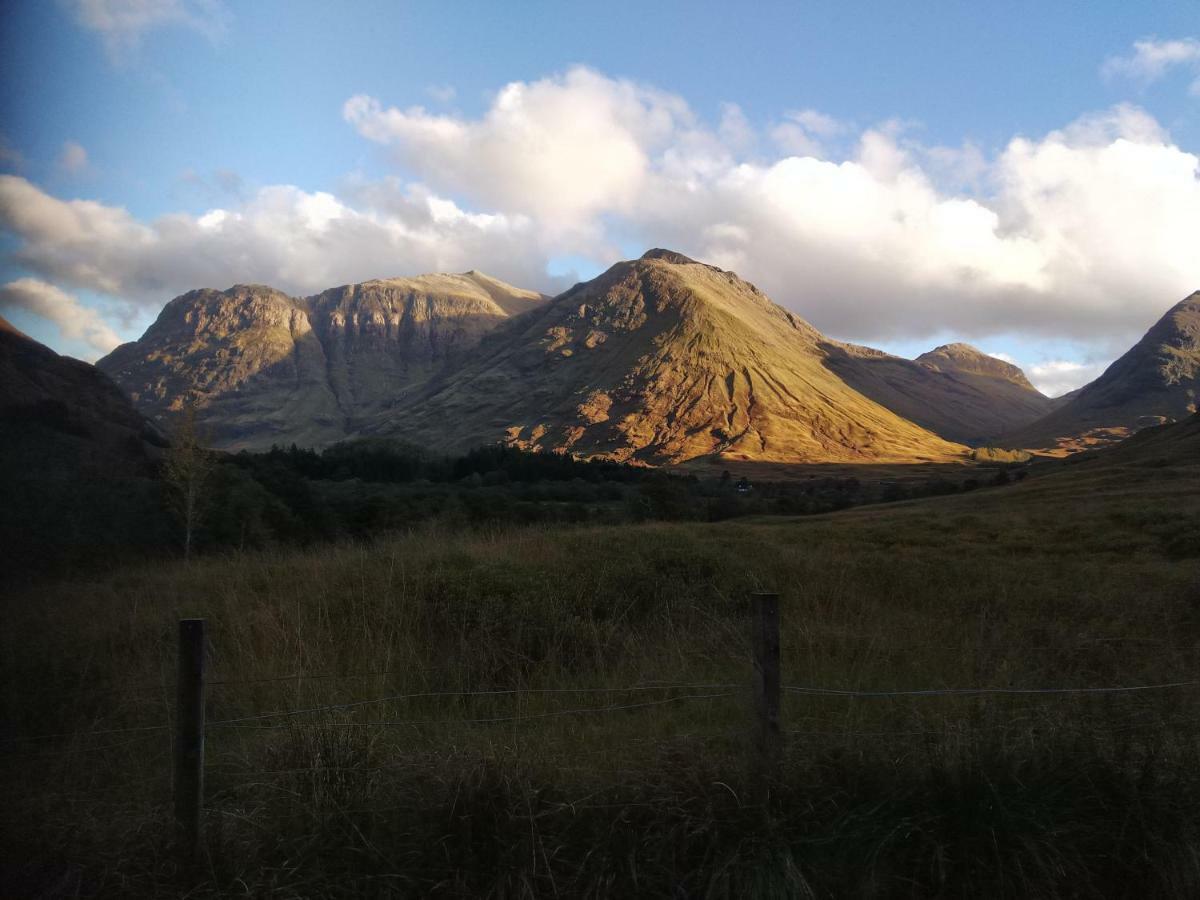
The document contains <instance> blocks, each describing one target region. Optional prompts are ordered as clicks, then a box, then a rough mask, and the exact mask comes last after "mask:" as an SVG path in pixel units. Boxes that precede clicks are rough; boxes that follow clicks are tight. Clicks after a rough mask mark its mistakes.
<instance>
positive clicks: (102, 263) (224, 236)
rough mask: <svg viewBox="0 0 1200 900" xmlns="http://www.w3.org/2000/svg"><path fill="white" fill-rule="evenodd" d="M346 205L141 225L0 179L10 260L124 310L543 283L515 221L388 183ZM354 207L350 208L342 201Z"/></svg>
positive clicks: (265, 200)
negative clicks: (244, 297)
mask: <svg viewBox="0 0 1200 900" xmlns="http://www.w3.org/2000/svg"><path fill="white" fill-rule="evenodd" d="M348 193H349V194H350V197H349V199H339V198H337V197H334V196H333V195H331V194H328V193H324V192H315V193H308V192H305V191H302V190H300V189H299V188H296V187H292V186H287V185H277V186H272V187H267V188H263V189H261V190H259V191H258V192H257V193H255V194H254V195H253V196H252V197H251V198H250V199H249V200H248V201H247V202H245V203H242V204H239V205H236V206H230V207H228V208H216V209H212V210H210V211H209V212H207V213H205V214H204V215H202V216H188V215H183V214H174V215H168V216H163V217H162V218H159V219H156V220H154V221H152V222H141V221H139V220H138V219H136V218H134V217H133V216H131V215H130V214H129V213H128V212H127V211H125V210H124V209H121V208H119V207H113V206H106V205H104V204H101V203H96V202H94V201H88V200H71V201H63V200H59V199H57V198H55V197H52V196H50V195H49V194H47V193H45V192H44V191H42V190H41V189H39V188H38V187H36V186H35V185H33V184H32V183H30V182H29V181H26V180H25V179H23V178H19V177H16V176H12V175H0V231H3V232H7V233H8V234H10V235H14V236H15V237H16V238H17V239H18V241H19V246H18V247H17V248H16V250H15V251H13V252H12V253H11V254H10V261H11V262H13V263H15V264H17V265H19V266H21V267H22V268H25V269H26V270H29V271H32V272H34V273H36V274H37V275H39V276H41V277H43V278H45V279H47V280H49V281H52V282H55V283H58V284H61V285H64V286H70V287H73V288H78V289H85V290H90V291H95V292H98V293H102V294H107V295H109V296H111V297H113V298H116V299H118V300H121V301H125V302H127V303H129V304H142V305H148V306H154V307H156V306H158V305H161V304H162V303H164V302H165V301H167V300H169V299H170V298H171V297H173V296H176V295H178V294H181V293H183V292H185V291H187V290H190V289H192V288H196V287H216V288H224V287H228V286H229V285H231V284H233V283H235V282H265V283H268V284H272V285H274V286H276V287H278V288H280V289H282V290H285V291H288V292H290V293H294V294H305V293H312V292H315V291H318V290H322V289H324V288H327V287H331V286H333V285H337V284H345V283H348V282H353V281H363V280H365V279H369V278H382V277H388V276H394V275H407V274H415V273H418V272H435V271H442V272H445V271H465V270H467V269H471V268H479V269H483V270H485V271H489V272H491V273H493V274H494V275H496V276H497V277H500V278H503V279H505V280H509V281H513V282H515V283H518V284H538V283H544V282H545V281H546V279H545V275H544V270H545V263H546V260H547V258H548V256H547V254H546V252H545V251H544V250H543V249H541V248H540V247H539V244H538V239H537V235H536V233H534V232H533V229H532V228H531V223H530V222H529V221H528V220H527V219H525V218H522V217H520V216H512V215H505V214H493V215H482V214H474V213H468V212H465V211H463V210H461V209H459V208H458V207H457V206H456V205H455V204H454V203H452V202H450V201H448V200H445V199H444V198H439V197H436V196H434V195H432V194H430V193H429V192H428V191H423V190H421V189H416V188H406V187H404V186H403V185H400V184H399V183H398V182H395V181H384V182H373V183H364V184H357V185H351V186H350V187H349V188H348ZM352 202H353V203H355V204H356V205H351V203H352Z"/></svg>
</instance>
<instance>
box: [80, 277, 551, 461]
mask: <svg viewBox="0 0 1200 900" xmlns="http://www.w3.org/2000/svg"><path fill="white" fill-rule="evenodd" d="M544 301H545V298H544V297H542V295H540V294H536V293H534V292H532V291H524V290H521V289H519V288H515V287H512V286H511V285H507V284H504V283H503V282H501V281H497V280H495V279H492V278H489V277H487V276H486V275H482V274H480V273H477V272H468V273H466V274H463V275H423V276H420V277H418V278H395V279H386V280H379V281H369V282H365V283H363V284H353V285H345V286H343V287H340V288H334V289H332V290H328V291H325V292H324V293H322V294H318V295H316V296H313V297H308V298H303V299H297V298H292V297H288V296H287V295H286V294H283V293H281V292H279V291H277V290H275V289H273V288H270V287H266V286H263V285H236V286H235V287H232V288H230V289H229V290H227V291H214V290H198V291H191V292H189V293H187V294H184V295H182V296H180V297H177V298H175V299H174V300H172V301H171V302H170V303H168V304H167V305H166V306H165V307H164V308H163V310H162V312H161V313H160V314H159V317H158V320H157V321H156V322H155V323H154V324H153V325H152V326H151V327H150V328H149V329H148V330H147V331H146V333H145V334H144V335H143V336H142V337H141V338H140V339H139V340H137V341H135V342H133V343H130V344H123V345H122V346H120V347H118V348H117V349H116V350H114V351H113V352H112V353H111V354H109V355H108V356H106V357H105V358H104V359H102V360H100V361H99V363H98V364H97V365H99V366H100V368H102V369H103V370H104V371H106V372H108V373H109V374H110V375H111V376H112V377H113V378H114V379H115V380H116V381H117V382H118V383H119V384H120V385H121V386H122V387H124V388H125V389H126V390H127V391H129V393H130V395H131V396H132V397H133V399H134V402H135V403H136V404H137V405H138V407H139V408H140V409H141V410H143V411H144V412H146V414H147V415H149V416H151V417H152V418H154V419H156V420H168V419H169V418H170V416H171V415H172V414H173V413H176V412H178V411H179V410H180V409H181V408H182V406H183V405H184V404H185V403H187V402H194V403H195V404H196V405H197V407H198V409H199V411H200V418H201V423H202V425H203V426H204V427H205V428H206V429H207V430H208V431H209V432H210V433H211V434H212V440H213V443H214V444H215V445H216V446H218V447H222V448H229V449H237V448H242V447H247V448H265V447H268V446H270V445H271V444H273V443H284V444H286V443H291V442H295V443H298V444H301V445H320V444H327V443H331V442H333V441H337V440H340V439H342V438H344V437H346V436H348V435H350V434H352V433H354V430H355V428H356V423H357V422H358V421H359V420H361V419H363V418H366V417H370V416H374V415H377V414H378V413H379V412H380V411H382V410H385V409H387V408H388V407H389V406H390V405H391V404H392V403H393V402H395V400H396V399H397V398H398V397H400V396H402V395H403V394H404V392H405V391H407V390H410V389H411V388H412V387H413V386H414V385H416V384H419V383H420V382H422V381H423V380H425V379H427V378H428V377H429V376H430V374H431V373H432V372H434V371H436V370H437V369H438V367H440V366H441V365H443V364H445V363H447V362H448V361H451V360H453V359H455V358H456V357H457V356H458V355H460V354H463V353H466V352H467V351H469V350H470V349H471V348H473V347H474V346H475V345H476V344H478V342H479V340H480V338H481V337H482V336H483V335H484V334H485V333H487V332H488V331H489V330H491V329H492V328H494V327H495V326H496V325H497V324H498V323H500V322H502V321H503V320H505V319H506V318H508V317H509V316H511V315H515V314H517V313H519V312H522V311H524V310H526V309H531V308H536V307H537V306H539V305H541V304H542V303H543V302H544Z"/></svg>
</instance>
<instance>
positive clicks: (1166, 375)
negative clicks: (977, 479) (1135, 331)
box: [1003, 291, 1200, 450]
mask: <svg viewBox="0 0 1200 900" xmlns="http://www.w3.org/2000/svg"><path fill="white" fill-rule="evenodd" d="M1198 398H1200V291H1197V292H1196V293H1194V294H1192V295H1191V296H1189V297H1186V298H1185V299H1183V300H1181V301H1180V302H1179V303H1177V304H1176V305H1175V306H1173V307H1172V308H1171V309H1170V310H1168V311H1167V313H1166V315H1164V316H1163V317H1162V318H1161V319H1159V320H1158V322H1156V323H1155V324H1154V326H1153V327H1152V328H1151V329H1150V330H1149V331H1147V332H1146V334H1145V335H1144V336H1143V337H1142V339H1141V340H1140V341H1138V342H1137V343H1136V344H1134V345H1133V347H1131V348H1130V349H1129V350H1128V351H1127V352H1126V353H1125V354H1124V355H1123V356H1122V357H1121V358H1120V359H1118V360H1117V361H1116V362H1114V363H1113V364H1112V365H1111V366H1109V367H1108V368H1107V369H1106V370H1105V371H1104V373H1103V374H1102V375H1101V376H1100V377H1099V378H1097V379H1096V380H1095V381H1093V382H1091V383H1090V384H1088V385H1086V386H1085V387H1083V388H1081V389H1080V390H1079V391H1077V392H1075V394H1074V395H1073V396H1071V397H1070V399H1069V400H1067V401H1066V402H1065V403H1063V404H1061V405H1060V406H1058V407H1057V408H1055V409H1054V410H1053V411H1052V412H1050V413H1049V414H1048V415H1046V416H1044V417H1042V418H1041V419H1038V420H1037V421H1035V422H1033V423H1031V424H1030V425H1028V426H1026V427H1024V428H1020V429H1016V430H1014V431H1013V432H1010V433H1009V434H1006V435H1005V436H1004V437H1003V440H1004V441H1005V443H1006V444H1010V445H1012V446H1021V447H1028V448H1031V449H1047V450H1069V449H1079V448H1082V447H1087V446H1094V445H1097V444H1105V443H1112V442H1114V441H1117V440H1120V439H1121V438H1123V437H1126V436H1128V435H1129V434H1131V433H1133V432H1135V431H1137V430H1138V429H1140V428H1144V427H1146V426H1148V425H1158V424H1161V423H1163V422H1173V421H1178V420H1183V419H1186V418H1187V417H1188V416H1190V415H1192V414H1193V413H1194V412H1196V409H1197V403H1198V402H1200V400H1198Z"/></svg>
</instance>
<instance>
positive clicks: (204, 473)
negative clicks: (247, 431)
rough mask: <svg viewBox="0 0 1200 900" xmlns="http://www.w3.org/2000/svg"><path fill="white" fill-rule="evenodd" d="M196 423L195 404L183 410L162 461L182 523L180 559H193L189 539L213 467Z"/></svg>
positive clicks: (195, 525) (172, 499)
mask: <svg viewBox="0 0 1200 900" xmlns="http://www.w3.org/2000/svg"><path fill="white" fill-rule="evenodd" d="M206 444H207V442H206V440H205V436H204V435H203V434H202V433H201V429H200V427H199V426H198V424H197V422H196V405H195V403H194V402H189V403H187V404H186V405H185V406H184V407H183V411H182V413H181V414H180V417H179V419H178V421H177V422H176V424H175V427H174V429H172V432H171V446H170V449H168V450H167V453H166V457H165V459H164V460H163V480H164V481H165V482H166V484H167V489H168V492H169V495H170V497H171V501H172V507H173V508H174V511H175V514H176V515H177V516H178V517H179V519H180V521H181V522H182V523H183V558H184V559H185V560H190V559H191V556H192V540H193V538H194V537H195V533H196V528H197V527H198V526H199V524H200V514H201V501H202V500H203V497H204V486H205V483H206V482H207V481H208V477H209V475H211V474H212V471H213V468H214V467H215V466H216V458H215V457H214V455H213V452H212V451H211V450H209V449H208V447H207V446H206Z"/></svg>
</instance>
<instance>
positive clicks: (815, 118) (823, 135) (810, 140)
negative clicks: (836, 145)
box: [771, 109, 848, 156]
mask: <svg viewBox="0 0 1200 900" xmlns="http://www.w3.org/2000/svg"><path fill="white" fill-rule="evenodd" d="M847 130H848V126H847V125H846V124H845V123H844V122H839V121H838V120H837V119H835V118H833V116H829V115H826V114H825V113H823V112H820V111H818V110H815V109H801V110H794V111H792V112H789V113H785V114H784V117H783V121H781V122H779V123H778V124H777V125H775V126H774V127H773V128H772V129H771V139H772V140H774V141H775V143H776V145H778V147H779V148H780V149H781V150H782V151H783V152H784V153H788V154H791V155H793V156H824V155H825V154H826V152H827V149H828V147H827V144H828V141H829V140H830V139H832V138H835V137H837V136H838V135H840V134H843V133H845V132H846V131H847Z"/></svg>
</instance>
